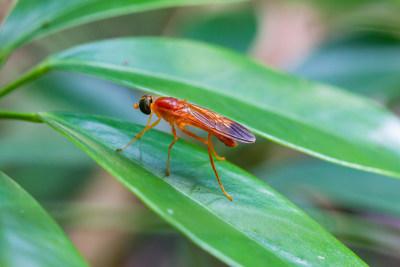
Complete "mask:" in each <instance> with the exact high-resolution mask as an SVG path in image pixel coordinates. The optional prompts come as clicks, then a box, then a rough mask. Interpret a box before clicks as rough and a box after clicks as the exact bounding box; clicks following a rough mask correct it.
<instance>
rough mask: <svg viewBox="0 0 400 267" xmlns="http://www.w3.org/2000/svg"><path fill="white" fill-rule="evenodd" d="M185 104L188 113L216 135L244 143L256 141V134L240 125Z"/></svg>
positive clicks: (213, 113)
mask: <svg viewBox="0 0 400 267" xmlns="http://www.w3.org/2000/svg"><path fill="white" fill-rule="evenodd" d="M185 104H186V105H187V112H188V113H190V114H192V115H193V117H194V118H196V119H197V120H198V121H199V122H201V123H202V124H204V125H205V126H207V127H208V128H211V129H212V130H213V131H214V132H215V133H218V134H221V135H223V136H226V137H229V138H231V139H233V140H236V141H239V142H242V143H253V142H254V141H255V140H256V138H255V136H254V134H252V133H251V132H250V131H249V130H247V129H246V128H245V127H244V126H242V125H240V124H239V123H237V122H234V121H233V120H230V119H228V118H225V117H224V116H222V115H220V114H218V113H215V112H213V111H211V110H208V109H205V108H202V107H200V106H196V105H193V104H188V103H185Z"/></svg>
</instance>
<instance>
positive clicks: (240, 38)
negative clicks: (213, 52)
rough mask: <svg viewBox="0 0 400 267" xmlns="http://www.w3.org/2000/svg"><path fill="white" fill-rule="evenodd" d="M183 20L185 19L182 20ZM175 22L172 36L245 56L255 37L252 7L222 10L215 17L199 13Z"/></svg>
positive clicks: (255, 21) (254, 17)
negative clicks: (219, 47)
mask: <svg viewBox="0 0 400 267" xmlns="http://www.w3.org/2000/svg"><path fill="white" fill-rule="evenodd" d="M185 17H186V19H185ZM185 17H184V18H183V19H181V20H178V21H177V22H175V25H174V29H173V36H176V37H181V38H185V39H192V40H198V41H203V42H206V43H212V44H215V45H220V46H223V47H226V48H230V49H233V50H236V51H238V52H242V53H245V52H246V51H247V50H249V48H251V45H252V43H253V42H254V39H255V37H256V34H257V19H256V14H255V10H254V8H253V6H249V7H243V8H241V9H240V10H235V11H232V10H229V9H228V10H223V11H220V12H218V13H217V14H209V13H208V12H207V13H206V12H200V13H199V14H195V15H194V16H193V14H191V16H185Z"/></svg>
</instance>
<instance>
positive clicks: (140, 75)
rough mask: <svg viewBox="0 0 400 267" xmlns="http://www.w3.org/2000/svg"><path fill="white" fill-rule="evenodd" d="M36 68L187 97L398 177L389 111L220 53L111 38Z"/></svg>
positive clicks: (260, 130)
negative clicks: (85, 75) (64, 71)
mask: <svg viewBox="0 0 400 267" xmlns="http://www.w3.org/2000/svg"><path fill="white" fill-rule="evenodd" d="M40 68H43V69H46V68H49V69H63V70H69V71H76V72H82V73H87V74H91V75H95V76H98V77H101V78H104V79H108V80H111V81H114V82H118V83H120V84H123V85H127V86H131V87H136V88H139V89H142V90H144V91H147V92H150V93H154V94H158V95H167V96H175V97H178V98H181V99H188V101H189V102H193V103H195V104H198V105H200V106H205V107H207V108H209V109H211V110H213V111H216V112H218V113H221V114H222V115H224V116H226V117H229V118H231V119H233V120H236V121H238V122H239V123H242V124H244V125H246V126H247V127H249V128H250V129H251V130H253V131H254V132H255V133H257V134H259V135H261V136H264V137H266V138H269V139H271V140H274V141H276V142H278V143H280V144H283V145H287V146H289V147H292V148H295V149H298V150H300V151H303V152H305V153H308V154H311V155H313V156H316V157H319V158H322V159H325V160H329V161H332V162H335V163H338V164H342V165H345V166H348V167H353V168H357V169H361V170H366V171H371V172H376V173H380V174H384V175H389V176H395V177H400V164H399V160H400V134H399V133H400V120H399V119H398V118H397V117H396V116H394V115H393V114H392V113H390V112H389V111H388V110H386V109H385V108H383V107H381V106H378V105H377V104H376V103H375V102H372V101H370V100H368V99H366V98H363V97H360V96H357V95H354V94H352V93H350V92H346V91H342V90H340V89H337V88H334V87H330V86H328V85H323V84H318V83H311V82H308V81H305V80H301V79H297V78H294V77H291V76H288V75H285V74H283V73H278V72H276V71H272V70H270V69H268V68H266V67H264V66H262V65H260V64H258V63H256V62H254V61H252V60H249V59H248V58H247V57H245V56H242V55H240V54H237V53H233V52H231V51H228V50H225V49H220V48H217V47H214V46H209V45H205V44H202V43H197V42H192V41H184V40H178V39H165V38H125V39H115V40H109V41H102V42H96V43H90V44H86V45H82V46H77V47H75V48H72V49H69V50H67V51H64V52H62V53H60V54H57V55H55V56H52V57H50V58H49V59H48V60H47V61H45V62H44V63H43V64H42V65H40V66H39V70H40ZM33 73H35V71H33ZM35 75H36V74H35Z"/></svg>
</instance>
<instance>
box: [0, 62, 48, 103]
mask: <svg viewBox="0 0 400 267" xmlns="http://www.w3.org/2000/svg"><path fill="white" fill-rule="evenodd" d="M49 70H50V69H49V68H48V67H47V66H46V65H44V64H40V65H37V66H36V67H35V68H33V69H31V70H30V71H28V72H27V73H25V75H23V76H22V77H21V78H19V79H17V80H16V81H14V82H11V83H9V84H8V85H6V86H5V87H3V89H2V90H1V91H0V98H2V97H3V96H5V95H6V94H8V93H10V92H12V91H14V90H15V89H17V88H18V87H19V86H21V85H23V84H25V83H27V82H29V81H31V80H33V79H36V78H38V77H40V76H43V75H44V74H46V73H47V72H48V71H49Z"/></svg>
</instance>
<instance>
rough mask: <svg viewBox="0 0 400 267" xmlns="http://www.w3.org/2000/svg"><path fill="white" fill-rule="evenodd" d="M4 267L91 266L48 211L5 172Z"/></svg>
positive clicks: (0, 231) (1, 178)
mask: <svg viewBox="0 0 400 267" xmlns="http://www.w3.org/2000/svg"><path fill="white" fill-rule="evenodd" d="M0 266H10V267H11V266H88V265H87V264H86V262H85V260H84V259H83V258H82V257H81V255H80V254H79V253H78V251H77V250H76V248H75V247H74V246H73V245H72V243H71V241H69V240H68V238H67V237H66V236H65V234H64V233H63V232H62V230H61V229H60V227H59V226H58V225H57V224H56V223H55V222H54V220H53V219H52V218H51V217H50V216H49V215H48V214H47V213H46V211H44V209H43V208H42V207H41V206H40V205H39V204H38V203H37V202H36V201H35V200H34V199H33V198H32V197H31V196H30V195H28V193H26V192H25V191H24V190H23V189H22V188H21V187H19V186H18V185H17V184H16V183H15V182H14V181H12V180H11V179H10V178H9V177H7V176H6V175H5V174H4V173H2V172H0Z"/></svg>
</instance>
